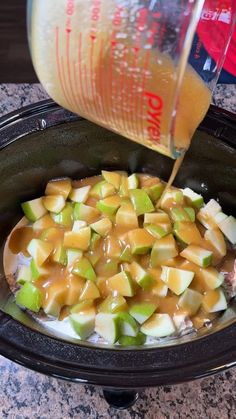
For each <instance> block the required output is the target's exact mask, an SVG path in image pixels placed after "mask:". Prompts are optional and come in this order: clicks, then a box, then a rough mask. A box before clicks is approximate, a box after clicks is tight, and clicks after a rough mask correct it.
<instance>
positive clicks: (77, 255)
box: [66, 249, 83, 267]
mask: <svg viewBox="0 0 236 419" xmlns="http://www.w3.org/2000/svg"><path fill="white" fill-rule="evenodd" d="M66 254H67V266H69V267H70V266H73V265H74V263H75V262H76V261H77V260H79V259H81V258H82V256H83V252H82V250H77V249H67V250H66Z"/></svg>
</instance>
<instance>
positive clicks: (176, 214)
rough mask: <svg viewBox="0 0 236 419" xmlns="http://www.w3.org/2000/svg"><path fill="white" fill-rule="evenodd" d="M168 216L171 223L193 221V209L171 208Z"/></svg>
mask: <svg viewBox="0 0 236 419" xmlns="http://www.w3.org/2000/svg"><path fill="white" fill-rule="evenodd" d="M170 216H171V219H172V221H174V222H175V221H192V222H194V221H195V212H194V209H193V208H186V210H185V209H184V208H178V207H177V208H171V210H170Z"/></svg>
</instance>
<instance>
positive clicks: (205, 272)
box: [199, 266, 224, 290]
mask: <svg viewBox="0 0 236 419" xmlns="http://www.w3.org/2000/svg"><path fill="white" fill-rule="evenodd" d="M199 276H200V278H201V279H202V280H203V281H204V283H205V285H206V287H207V288H209V289H211V290H214V289H215V288H218V287H219V286H220V285H222V284H223V282H224V275H223V274H222V273H220V272H218V271H217V270H216V269H215V268H212V267H211V266H210V267H209V268H205V269H201V270H200V271H199Z"/></svg>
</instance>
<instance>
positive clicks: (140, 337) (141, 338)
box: [119, 332, 146, 346]
mask: <svg viewBox="0 0 236 419" xmlns="http://www.w3.org/2000/svg"><path fill="white" fill-rule="evenodd" d="M145 342H146V336H145V335H144V334H143V333H142V332H138V334H137V336H135V337H134V336H121V337H120V339H119V344H120V345H122V346H141V345H144V343H145Z"/></svg>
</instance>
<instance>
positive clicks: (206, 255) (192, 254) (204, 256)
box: [180, 244, 212, 268]
mask: <svg viewBox="0 0 236 419" xmlns="http://www.w3.org/2000/svg"><path fill="white" fill-rule="evenodd" d="M180 256H182V257H183V258H185V259H187V260H189V261H190V262H193V263H196V265H198V266H201V267H202V268H207V266H209V265H210V264H211V262H212V252H210V251H209V250H206V249H203V248H202V247H200V246H196V245H194V244H190V245H189V246H188V247H186V249H184V250H183V251H182V252H181V253H180Z"/></svg>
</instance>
